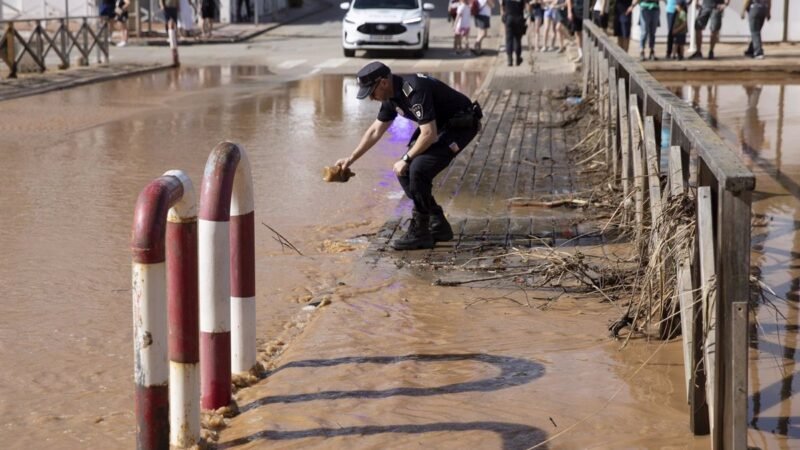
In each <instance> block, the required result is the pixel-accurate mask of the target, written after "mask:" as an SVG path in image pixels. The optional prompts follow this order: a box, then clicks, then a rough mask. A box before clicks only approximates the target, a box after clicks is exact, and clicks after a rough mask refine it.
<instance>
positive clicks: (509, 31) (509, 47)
mask: <svg viewBox="0 0 800 450" xmlns="http://www.w3.org/2000/svg"><path fill="white" fill-rule="evenodd" d="M505 25H506V56H508V65H509V66H510V65H512V64H513V61H512V54H513V53H514V27H513V26H512V24H511V22H509V21H506V24H505Z"/></svg>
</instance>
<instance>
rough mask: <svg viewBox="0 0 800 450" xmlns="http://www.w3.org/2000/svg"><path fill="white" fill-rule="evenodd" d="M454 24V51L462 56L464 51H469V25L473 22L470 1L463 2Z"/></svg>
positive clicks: (460, 4)
mask: <svg viewBox="0 0 800 450" xmlns="http://www.w3.org/2000/svg"><path fill="white" fill-rule="evenodd" d="M453 22H454V23H453V49H454V50H455V54H456V55H460V54H461V51H462V50H465V51H469V24H470V23H471V22H472V12H471V11H470V7H469V0H461V2H460V3H459V5H458V8H456V18H455V20H454V21H453Z"/></svg>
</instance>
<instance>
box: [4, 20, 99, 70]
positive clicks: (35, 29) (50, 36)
mask: <svg viewBox="0 0 800 450" xmlns="http://www.w3.org/2000/svg"><path fill="white" fill-rule="evenodd" d="M70 24H71V25H72V26H70ZM73 28H77V30H73ZM0 33H2V34H0V61H2V62H4V63H5V64H6V65H7V66H8V69H9V74H8V77H9V78H15V77H16V76H17V72H18V69H19V65H20V63H21V62H22V61H23V59H26V57H27V59H28V60H29V61H30V62H32V63H33V64H34V65H35V66H36V68H37V69H38V70H39V71H40V72H44V71H45V70H47V56H48V55H49V54H50V53H51V52H52V53H53V54H55V55H56V56H57V61H58V63H59V64H58V68H60V69H66V68H68V67H69V66H70V59H71V58H70V57H71V55H72V53H73V51H77V52H78V53H79V54H80V58H79V64H80V65H89V60H90V57H91V53H92V51H93V50H96V51H97V61H98V63H104V62H108V48H109V40H110V36H111V30H110V29H109V26H108V22H107V21H106V20H105V19H104V18H102V17H71V18H70V19H69V20H67V19H65V18H59V19H29V20H18V21H8V22H4V21H0Z"/></svg>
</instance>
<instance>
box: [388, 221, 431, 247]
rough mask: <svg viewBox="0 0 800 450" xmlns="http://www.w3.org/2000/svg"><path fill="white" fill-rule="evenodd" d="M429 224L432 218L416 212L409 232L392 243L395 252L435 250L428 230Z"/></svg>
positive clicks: (409, 226) (409, 225)
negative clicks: (422, 249) (423, 249)
mask: <svg viewBox="0 0 800 450" xmlns="http://www.w3.org/2000/svg"><path fill="white" fill-rule="evenodd" d="M429 223H430V216H428V215H425V214H420V213H418V212H414V216H413V217H412V218H411V223H409V224H408V231H406V234H404V235H403V236H401V237H400V238H398V239H396V240H395V241H394V242H393V243H392V248H394V249H395V250H416V249H420V248H433V236H431V231H430V230H429V229H428V226H429Z"/></svg>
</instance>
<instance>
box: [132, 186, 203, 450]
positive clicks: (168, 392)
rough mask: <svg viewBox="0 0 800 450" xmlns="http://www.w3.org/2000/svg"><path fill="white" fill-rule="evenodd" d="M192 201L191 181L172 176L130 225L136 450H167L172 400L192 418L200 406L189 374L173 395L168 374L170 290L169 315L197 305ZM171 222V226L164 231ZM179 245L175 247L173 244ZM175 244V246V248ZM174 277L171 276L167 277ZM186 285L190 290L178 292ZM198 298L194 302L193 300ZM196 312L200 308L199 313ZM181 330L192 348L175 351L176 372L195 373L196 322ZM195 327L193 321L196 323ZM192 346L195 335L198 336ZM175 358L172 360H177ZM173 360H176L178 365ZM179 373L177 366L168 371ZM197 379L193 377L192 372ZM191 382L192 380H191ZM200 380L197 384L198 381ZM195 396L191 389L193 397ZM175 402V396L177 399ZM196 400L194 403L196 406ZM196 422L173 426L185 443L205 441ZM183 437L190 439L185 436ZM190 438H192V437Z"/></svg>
mask: <svg viewBox="0 0 800 450" xmlns="http://www.w3.org/2000/svg"><path fill="white" fill-rule="evenodd" d="M194 211H195V197H194V191H193V188H192V185H191V182H190V181H189V178H188V177H187V176H186V175H185V174H184V173H183V172H180V171H170V172H167V174H165V175H163V176H161V177H159V178H157V179H155V180H153V181H152V182H150V183H149V184H148V185H147V186H146V187H145V188H144V189H143V190H142V192H141V193H140V194H139V198H138V200H137V201H136V209H135V212H134V220H133V239H132V243H131V250H132V253H133V268H132V292H133V339H134V378H135V382H136V420H137V448H139V449H167V448H169V444H170V416H171V414H170V411H169V405H170V397H173V399H174V400H173V407H177V405H181V406H180V407H179V408H181V409H182V410H186V411H190V410H192V407H191V406H187V404H186V402H188V404H189V405H191V403H192V402H194V403H196V398H197V395H196V394H195V395H194V397H192V395H191V393H189V394H186V392H191V391H192V389H193V388H192V387H191V386H185V385H183V384H182V383H181V380H191V378H192V375H191V367H189V368H181V369H180V370H178V371H177V372H175V373H176V374H180V375H178V376H176V383H175V384H174V385H173V387H172V389H170V388H169V378H170V372H171V371H172V370H171V369H172V367H170V368H168V366H167V348H168V341H167V297H168V296H167V289H168V287H169V289H170V295H169V298H170V302H171V303H172V302H174V304H175V305H181V306H178V307H173V306H174V305H173V304H171V305H170V310H171V311H172V310H176V311H180V313H179V314H186V315H190V310H191V308H192V307H191V306H188V305H189V304H190V303H191V302H194V303H195V305H196V303H197V300H196V299H197V296H196V289H197V288H196V284H197V283H196V278H194V279H193V277H192V276H191V275H189V274H192V273H197V259H196V257H192V255H193V254H194V253H195V251H196V250H195V249H196V246H197V244H196V239H195V236H196V235H195V233H194V231H193V229H194V227H195V226H196V225H195V224H194V223H193V222H194V221H195V220H196V219H192V217H193V216H194V215H195V214H194ZM168 216H169V218H170V221H171V222H173V223H176V222H179V223H180V225H167V220H168ZM168 229H169V234H170V238H171V239H170V244H169V245H170V261H169V264H167V262H166V254H167V251H166V250H167V243H166V242H167V240H166V235H167V233H168V231H167V230H168ZM173 237H178V238H179V239H178V240H174V239H172V238H173ZM173 241H174V242H173ZM168 270H169V272H167V271H168ZM181 283H185V284H181ZM192 295H194V299H192ZM194 308H195V310H196V308H197V307H196V306H195V307H194ZM176 319H178V320H179V321H180V327H176V325H175V324H171V325H172V326H171V327H170V333H171V334H176V333H181V334H183V333H184V332H185V333H187V336H183V339H185V340H186V342H187V344H186V345H184V346H183V347H182V348H178V347H176V351H177V353H175V354H177V355H182V356H179V357H178V358H179V359H181V360H183V361H181V362H180V363H179V365H182V364H185V363H188V366H192V365H194V366H195V367H196V366H197V358H196V351H195V358H194V361H191V359H192V355H191V345H190V344H188V342H189V341H191V339H192V337H191V330H190V329H191V327H192V325H191V317H187V318H185V320H184V319H183V318H180V317H176ZM195 323H196V319H195ZM194 336H195V338H194V339H195V341H196V339H197V338H196V336H197V331H196V328H195V331H194ZM173 356H174V355H173ZM173 359H174V358H173ZM172 365H175V364H174V363H173V364H171V366H172ZM195 371H196V369H195ZM186 374H189V375H186ZM194 378H195V379H196V378H197V376H196V375H194ZM196 390H197V388H196V387H195V388H194V391H195V392H196ZM175 394H177V396H175ZM192 398H194V399H195V400H192ZM194 410H195V411H196V414H194V416H193V417H190V416H192V414H186V413H183V414H181V415H182V416H183V417H184V420H183V421H179V422H176V423H174V424H173V425H172V427H173V429H174V430H176V432H177V434H176V443H177V439H178V438H177V436H181V439H183V442H190V441H192V440H193V441H194V442H195V443H196V442H197V440H199V437H200V415H199V408H197V407H196V406H195V407H194ZM184 431H185V432H184ZM192 433H193V434H192Z"/></svg>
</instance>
